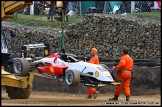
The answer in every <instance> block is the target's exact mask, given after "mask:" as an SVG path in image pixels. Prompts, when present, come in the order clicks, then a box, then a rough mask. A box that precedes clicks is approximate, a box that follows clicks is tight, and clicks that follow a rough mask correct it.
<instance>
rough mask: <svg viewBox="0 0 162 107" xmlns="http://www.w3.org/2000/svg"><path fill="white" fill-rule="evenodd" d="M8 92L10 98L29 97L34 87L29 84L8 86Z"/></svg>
mask: <svg viewBox="0 0 162 107" xmlns="http://www.w3.org/2000/svg"><path fill="white" fill-rule="evenodd" d="M6 92H7V94H8V97H10V99H28V98H29V97H30V94H31V92H32V87H31V86H28V88H17V87H11V86H6Z"/></svg>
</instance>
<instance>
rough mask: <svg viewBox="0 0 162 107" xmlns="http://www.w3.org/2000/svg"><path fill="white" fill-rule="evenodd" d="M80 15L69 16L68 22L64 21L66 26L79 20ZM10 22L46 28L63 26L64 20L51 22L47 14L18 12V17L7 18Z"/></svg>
mask: <svg viewBox="0 0 162 107" xmlns="http://www.w3.org/2000/svg"><path fill="white" fill-rule="evenodd" d="M79 19H80V17H79V16H77V17H72V16H71V17H68V22H64V28H65V29H66V28H67V27H68V25H69V24H71V23H73V22H76V21H77V20H79ZM6 21H8V22H13V23H18V24H23V25H27V26H34V27H46V28H58V29H60V28H61V27H62V22H60V21H55V22H50V21H48V19H47V16H35V15H33V16H32V15H23V14H18V15H17V17H14V18H10V19H7V20H6Z"/></svg>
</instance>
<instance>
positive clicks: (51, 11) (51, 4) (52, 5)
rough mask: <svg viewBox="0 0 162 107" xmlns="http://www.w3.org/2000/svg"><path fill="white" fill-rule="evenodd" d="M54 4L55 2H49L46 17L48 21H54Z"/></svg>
mask: <svg viewBox="0 0 162 107" xmlns="http://www.w3.org/2000/svg"><path fill="white" fill-rule="evenodd" d="M55 4H56V1H51V3H50V10H49V14H48V15H47V19H48V21H55V18H54V10H55Z"/></svg>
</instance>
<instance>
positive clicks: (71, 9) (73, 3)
mask: <svg viewBox="0 0 162 107" xmlns="http://www.w3.org/2000/svg"><path fill="white" fill-rule="evenodd" d="M75 4H76V3H75V2H74V1H70V2H68V10H69V11H74V7H75Z"/></svg>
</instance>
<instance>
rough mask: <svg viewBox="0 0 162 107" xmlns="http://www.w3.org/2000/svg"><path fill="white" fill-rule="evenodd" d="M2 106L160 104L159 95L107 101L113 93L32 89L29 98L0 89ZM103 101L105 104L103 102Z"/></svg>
mask: <svg viewBox="0 0 162 107" xmlns="http://www.w3.org/2000/svg"><path fill="white" fill-rule="evenodd" d="M1 92H2V93H1V97H2V99H1V104H2V106H11V105H12V106H32V105H33V106H55V105H56V106H62V105H63V106H83V105H86V106H87V105H88V106H89V105H90V106H98V105H101V106H107V105H109V106H114V105H117V106H118V105H132V104H133V105H134V106H140V105H150V106H153V105H154V106H159V105H161V102H160V101H161V100H160V99H161V95H160V94H156V95H142V96H131V101H130V102H125V97H124V95H123V94H121V96H120V97H119V102H108V100H107V99H108V98H109V97H112V96H113V93H106V94H99V96H98V97H97V99H87V98H86V94H69V93H57V92H45V91H32V93H31V95H30V98H29V99H9V98H8V96H7V93H6V92H5V91H4V90H1ZM105 102H106V103H107V104H105Z"/></svg>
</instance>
